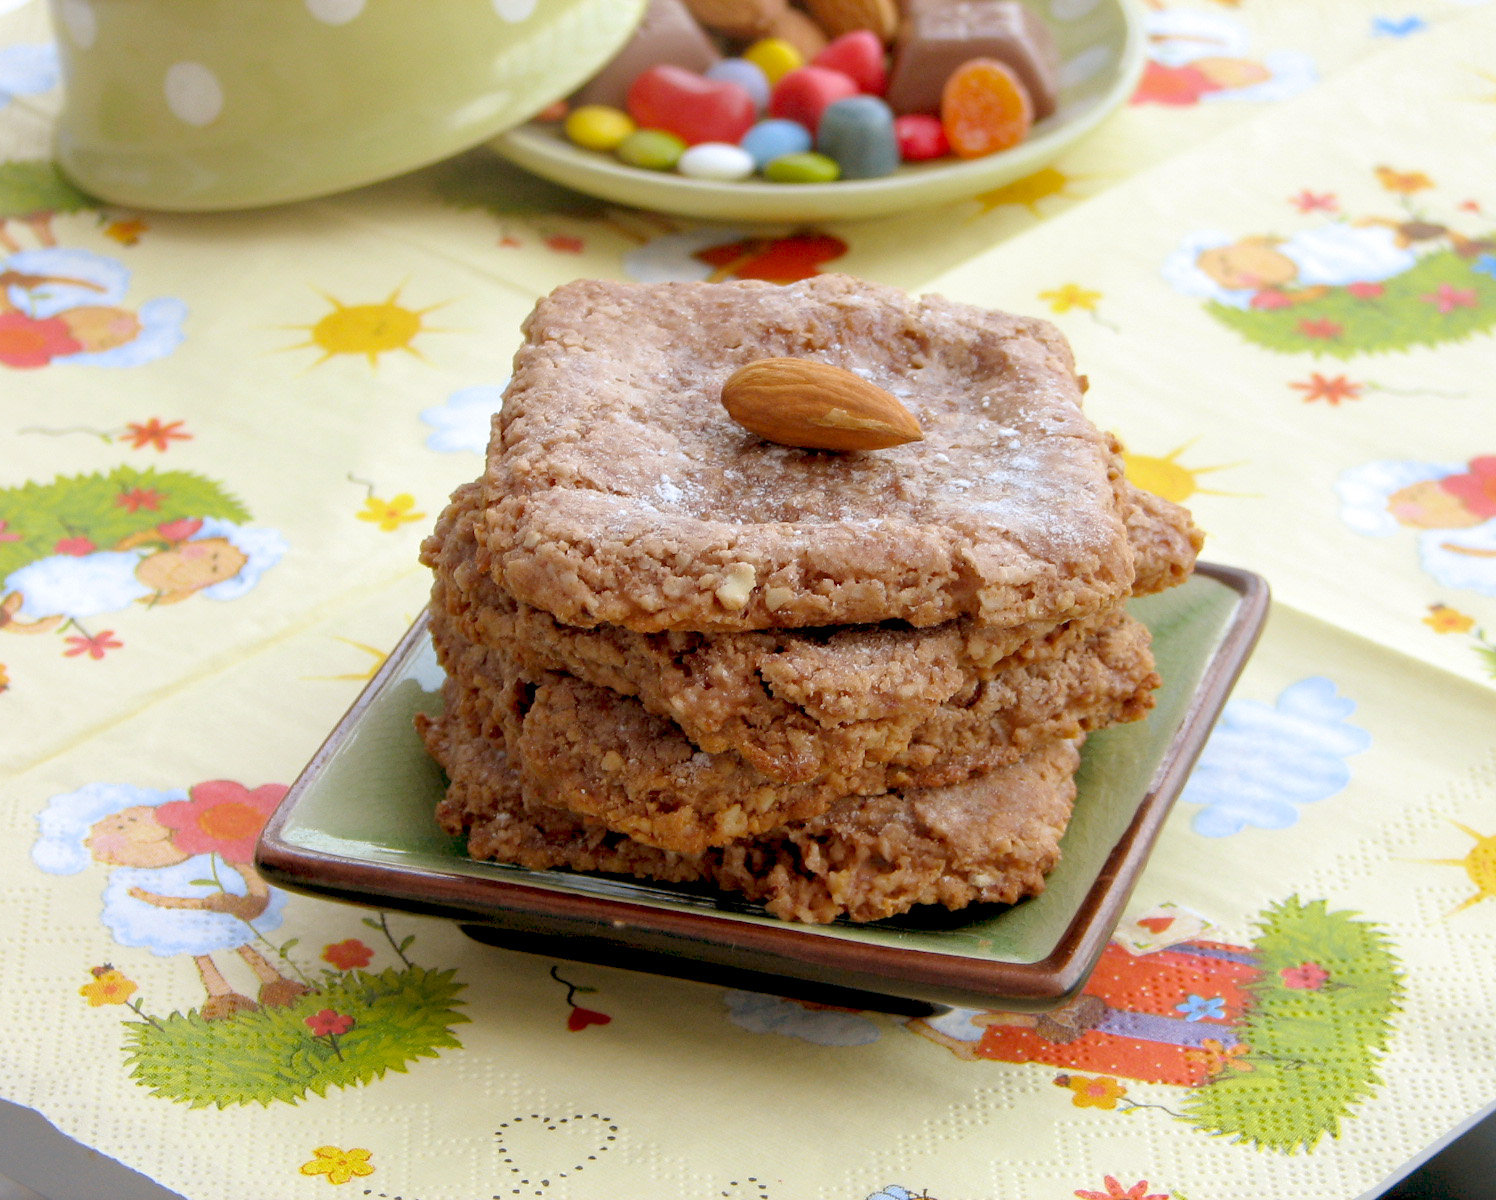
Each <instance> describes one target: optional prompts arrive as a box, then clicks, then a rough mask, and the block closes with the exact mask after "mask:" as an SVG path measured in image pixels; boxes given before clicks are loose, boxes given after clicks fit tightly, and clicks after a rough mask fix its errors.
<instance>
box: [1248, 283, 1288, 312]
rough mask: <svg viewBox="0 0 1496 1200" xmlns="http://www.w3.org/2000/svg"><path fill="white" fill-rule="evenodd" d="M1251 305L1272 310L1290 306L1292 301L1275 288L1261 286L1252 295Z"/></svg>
mask: <svg viewBox="0 0 1496 1200" xmlns="http://www.w3.org/2000/svg"><path fill="white" fill-rule="evenodd" d="M1252 307H1253V308H1259V309H1267V310H1269V311H1272V310H1274V309H1279V308H1292V307H1293V301H1292V300H1290V299H1289V298H1288V297H1287V296H1285V295H1284V294H1283V293H1282V292H1280V291H1278V290H1277V289H1276V288H1263V289H1262V291H1260V292H1258V293H1257V294H1256V295H1254V296H1253V297H1252Z"/></svg>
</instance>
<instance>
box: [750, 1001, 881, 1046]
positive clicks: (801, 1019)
mask: <svg viewBox="0 0 1496 1200" xmlns="http://www.w3.org/2000/svg"><path fill="white" fill-rule="evenodd" d="M723 999H725V1000H726V1001H727V1014H728V1017H729V1018H730V1019H731V1020H732V1023H733V1024H734V1025H737V1026H739V1027H741V1028H743V1029H746V1030H748V1032H749V1033H780V1034H783V1035H784V1036H785V1037H796V1038H799V1039H800V1040H801V1041H805V1042H814V1043H815V1044H816V1045H818V1046H865V1045H867V1044H869V1043H870V1042H876V1041H877V1040H878V1026H877V1024H876V1023H875V1022H873V1021H870V1020H869V1019H868V1018H867V1017H860V1016H858V1015H857V1014H856V1013H849V1012H837V1011H835V1010H830V1009H820V1008H806V1007H805V1005H803V1004H798V1003H796V1002H795V1001H793V1000H783V999H781V998H780V997H778V996H766V995H761V994H760V993H758V992H740V991H730V992H727V993H726V995H725V996H724V997H723Z"/></svg>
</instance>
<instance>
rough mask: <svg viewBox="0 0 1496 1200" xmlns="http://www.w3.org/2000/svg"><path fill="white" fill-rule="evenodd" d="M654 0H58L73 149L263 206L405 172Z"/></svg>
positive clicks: (555, 94) (532, 93)
mask: <svg viewBox="0 0 1496 1200" xmlns="http://www.w3.org/2000/svg"><path fill="white" fill-rule="evenodd" d="M644 3H645V0H50V4H51V13H52V18H53V22H54V24H55V26H56V31H57V43H58V49H59V52H60V54H61V57H62V64H63V73H64V80H65V100H64V105H63V111H62V114H61V117H60V120H59V123H58V131H57V146H56V153H57V159H58V163H59V165H60V166H61V167H62V169H63V170H64V171H65V172H66V173H67V174H68V175H69V176H71V177H72V179H73V180H74V181H75V182H76V183H77V184H79V185H80V186H81V187H83V188H84V189H85V190H87V191H89V192H91V193H93V194H94V195H96V196H98V197H100V198H101V199H104V200H108V201H111V202H113V203H116V204H126V205H130V206H133V207H140V208H157V209H170V210H182V211H204V210H216V209H234V208H251V207H257V206H260V205H267V204H277V203H282V202H285V201H291V200H303V199H308V198H311V197H315V196H321V195H327V194H330V193H333V192H338V191H342V190H344V189H347V188H352V187H357V186H359V185H362V184H366V183H372V182H374V181H376V180H380V179H386V178H389V177H392V176H395V175H399V174H403V173H404V172H406V171H409V170H413V169H415V168H416V167H420V166H423V165H425V164H426V163H430V162H435V161H437V160H439V159H442V158H446V157H448V156H450V155H453V154H456V153H458V152H460V151H462V150H465V149H467V148H469V147H471V146H475V145H478V144H480V143H482V142H484V141H487V140H488V139H490V138H492V137H494V136H496V135H497V134H499V133H501V132H503V131H504V130H506V129H508V128H510V127H511V126H514V125H516V124H518V123H520V122H521V121H524V120H526V119H527V118H529V117H530V116H532V115H533V114H534V113H535V112H537V111H538V110H539V109H541V108H543V107H544V106H545V105H546V104H548V103H550V102H551V101H553V100H556V99H559V98H560V97H562V96H564V95H566V94H567V93H568V92H570V91H571V90H572V89H574V88H575V87H576V86H577V85H579V84H580V83H582V82H583V81H584V80H585V79H587V78H588V76H590V75H592V74H593V73H594V72H596V71H597V69H598V68H599V67H601V66H602V65H603V63H605V62H606V61H607V60H608V58H609V57H610V56H611V55H612V54H613V53H614V52H615V51H616V49H617V48H618V47H619V46H620V45H621V44H622V43H623V42H624V41H625V40H626V39H627V37H628V35H629V33H630V32H631V31H632V29H633V27H634V25H635V24H637V22H638V20H639V18H640V16H641V15H642V13H643V10H644Z"/></svg>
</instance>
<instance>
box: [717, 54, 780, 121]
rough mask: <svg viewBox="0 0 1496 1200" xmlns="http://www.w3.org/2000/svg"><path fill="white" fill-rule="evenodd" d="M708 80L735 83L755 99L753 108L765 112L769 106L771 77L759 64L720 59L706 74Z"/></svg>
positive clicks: (736, 59)
mask: <svg viewBox="0 0 1496 1200" xmlns="http://www.w3.org/2000/svg"><path fill="white" fill-rule="evenodd" d="M704 74H705V75H706V77H707V78H708V79H718V80H723V81H725V82H727V83H735V84H737V85H738V86H739V87H741V88H743V89H744V90H745V91H747V93H748V94H749V95H750V96H752V97H753V107H754V108H756V109H757V110H758V111H759V112H763V111H764V109H765V108H766V107H768V104H769V92H770V90H771V89H770V87H769V77H768V76H767V75H765V74H764V70H763V68H762V67H760V66H759V65H758V64H757V63H754V62H749V61H748V60H747V59H746V58H723V59H718V60H717V61H716V62H714V63H713V64H712V65H711V66H709V67H708V68H707V69H706V71H705V72H704Z"/></svg>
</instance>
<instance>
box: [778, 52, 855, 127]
mask: <svg viewBox="0 0 1496 1200" xmlns="http://www.w3.org/2000/svg"><path fill="white" fill-rule="evenodd" d="M855 95H857V83H856V81H855V80H854V79H853V78H852V77H851V76H850V75H843V74H842V73H841V72H840V71H833V70H830V69H829V68H827V67H797V68H796V69H795V70H793V71H791V72H789V74H787V75H785V76H784V77H783V78H781V79H780V81H779V82H778V83H776V84H775V85H774V90H773V92H771V93H770V95H769V115H770V116H773V117H782V118H783V119H784V120H787V121H798V122H799V123H800V124H801V125H804V126H805V128H806V129H808V130H810V132H811V133H815V131H816V128H817V126H819V125H820V123H821V114H822V113H823V112H825V111H826V108H827V107H828V106H829V105H832V104H835V103H836V102H837V101H838V100H845V99H847V97H849V96H855Z"/></svg>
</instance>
